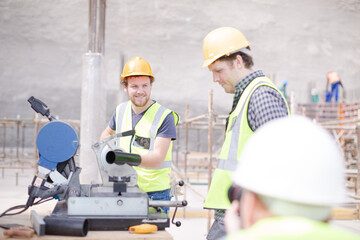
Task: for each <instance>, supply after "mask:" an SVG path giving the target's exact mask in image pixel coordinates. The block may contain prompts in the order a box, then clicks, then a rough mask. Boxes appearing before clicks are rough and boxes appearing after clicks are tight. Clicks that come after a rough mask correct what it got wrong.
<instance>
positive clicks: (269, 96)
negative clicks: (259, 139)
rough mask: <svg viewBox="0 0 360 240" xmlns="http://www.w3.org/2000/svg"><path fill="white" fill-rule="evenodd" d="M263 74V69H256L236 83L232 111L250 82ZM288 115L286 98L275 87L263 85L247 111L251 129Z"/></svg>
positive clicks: (257, 90)
mask: <svg viewBox="0 0 360 240" xmlns="http://www.w3.org/2000/svg"><path fill="white" fill-rule="evenodd" d="M262 76H264V74H263V73H262V71H255V72H253V73H251V74H249V75H248V76H246V77H245V78H243V79H242V80H241V81H240V82H238V83H237V84H236V85H235V91H234V101H233V106H232V110H231V112H232V111H234V109H235V107H236V105H237V103H238V102H239V99H240V97H241V95H242V93H243V92H244V89H245V88H246V87H247V86H248V85H249V84H250V82H251V81H252V80H254V79H255V78H257V77H262ZM231 112H230V113H231ZM287 115H288V110H287V106H286V103H285V100H284V98H283V97H282V96H281V94H280V93H279V92H278V91H276V90H275V89H273V88H271V87H267V86H261V87H259V88H257V89H256V90H255V91H254V92H253V94H252V95H251V97H250V102H249V107H248V112H247V118H248V123H249V127H250V128H251V130H253V131H256V129H258V128H259V127H260V126H262V125H264V124H265V123H266V122H268V121H270V120H273V119H276V118H281V117H285V116H287Z"/></svg>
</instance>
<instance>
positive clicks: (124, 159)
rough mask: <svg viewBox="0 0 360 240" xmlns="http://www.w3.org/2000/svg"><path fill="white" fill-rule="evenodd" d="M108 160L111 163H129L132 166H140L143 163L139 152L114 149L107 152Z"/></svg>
mask: <svg viewBox="0 0 360 240" xmlns="http://www.w3.org/2000/svg"><path fill="white" fill-rule="evenodd" d="M106 162H107V163H109V164H113V163H115V164H116V165H123V164H125V163H127V164H129V165H130V166H138V165H140V163H141V157H140V155H139V154H133V153H126V152H123V151H121V150H114V151H109V152H107V153H106Z"/></svg>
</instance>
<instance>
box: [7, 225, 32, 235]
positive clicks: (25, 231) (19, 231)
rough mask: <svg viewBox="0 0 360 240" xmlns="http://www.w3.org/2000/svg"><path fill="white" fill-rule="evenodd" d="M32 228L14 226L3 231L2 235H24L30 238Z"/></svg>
mask: <svg viewBox="0 0 360 240" xmlns="http://www.w3.org/2000/svg"><path fill="white" fill-rule="evenodd" d="M34 233H35V232H34V230H33V229H30V228H26V227H15V228H10V229H9V230H5V231H4V235H5V236H8V237H25V238H31V237H32V236H33V235H34Z"/></svg>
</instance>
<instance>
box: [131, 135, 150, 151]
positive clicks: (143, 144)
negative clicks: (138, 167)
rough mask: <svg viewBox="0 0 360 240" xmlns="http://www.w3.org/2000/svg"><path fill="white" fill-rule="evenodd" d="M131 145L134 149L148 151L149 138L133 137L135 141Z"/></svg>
mask: <svg viewBox="0 0 360 240" xmlns="http://www.w3.org/2000/svg"><path fill="white" fill-rule="evenodd" d="M133 144H134V146H135V147H139V148H143V149H150V138H144V137H139V136H137V135H135V140H134V143H133Z"/></svg>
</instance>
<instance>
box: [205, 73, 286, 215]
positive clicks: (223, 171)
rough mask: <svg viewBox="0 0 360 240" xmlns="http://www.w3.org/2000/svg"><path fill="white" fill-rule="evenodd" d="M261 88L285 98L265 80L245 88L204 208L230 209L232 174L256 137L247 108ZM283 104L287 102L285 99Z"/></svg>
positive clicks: (234, 114)
mask: <svg viewBox="0 0 360 240" xmlns="http://www.w3.org/2000/svg"><path fill="white" fill-rule="evenodd" d="M260 86H268V87H271V88H274V89H275V90H276V91H278V92H279V93H280V94H281V96H283V95H282V93H281V92H280V91H279V89H277V88H276V87H275V85H274V84H273V83H272V82H271V81H270V79H268V78H266V77H257V78H255V79H254V80H253V81H252V82H251V83H250V84H249V85H248V86H247V87H246V88H245V90H244V92H243V93H242V95H241V97H240V99H239V102H238V103H237V105H236V108H235V110H234V111H233V112H232V113H231V114H230V116H229V122H228V126H227V129H226V133H225V141H224V143H223V146H222V148H221V152H220V155H219V160H218V165H217V168H216V169H215V172H214V177H213V179H212V181H211V184H210V189H209V192H208V194H207V197H206V200H205V204H204V208H212V209H227V208H228V207H229V206H230V201H229V199H228V195H227V191H228V189H229V187H230V185H231V173H232V171H234V170H235V169H236V165H237V162H238V159H239V157H240V154H241V152H242V149H243V147H244V145H245V143H246V141H247V140H248V139H249V137H250V136H251V135H252V134H253V131H252V130H251V128H250V126H249V124H248V120H247V110H248V105H249V101H250V97H251V95H252V93H253V92H254V91H255V90H256V89H257V88H258V87H260ZM284 101H285V103H286V100H285V99H284ZM286 104H287V103H286ZM288 112H289V108H288Z"/></svg>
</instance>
